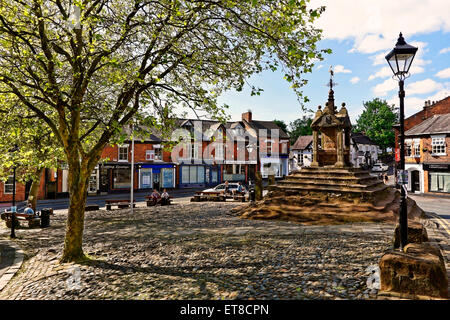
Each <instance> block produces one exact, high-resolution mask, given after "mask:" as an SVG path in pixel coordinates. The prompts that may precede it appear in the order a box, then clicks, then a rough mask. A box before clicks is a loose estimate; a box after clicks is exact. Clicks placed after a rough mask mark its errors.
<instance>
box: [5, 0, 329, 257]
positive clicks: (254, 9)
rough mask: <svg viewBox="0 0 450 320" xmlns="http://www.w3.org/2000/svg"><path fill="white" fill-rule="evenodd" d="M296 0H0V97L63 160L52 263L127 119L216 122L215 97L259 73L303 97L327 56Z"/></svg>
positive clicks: (78, 223)
mask: <svg viewBox="0 0 450 320" xmlns="http://www.w3.org/2000/svg"><path fill="white" fill-rule="evenodd" d="M307 3H308V1H305V0H301V1H292V0H259V1H254V0H218V1H210V0H204V1H203V0H198V1H188V0H157V1H143V0H108V1H106V0H98V1H94V0H85V1H75V2H72V1H59V0H55V1H43V0H0V99H9V97H10V96H13V97H15V99H16V100H17V101H18V102H20V103H18V104H17V105H16V108H17V112H18V113H19V114H29V115H30V116H32V117H38V118H39V119H40V122H39V127H40V125H41V124H42V123H45V124H46V126H47V127H48V128H49V129H50V130H51V132H52V134H53V135H54V137H53V138H54V140H55V141H56V142H57V143H58V145H59V146H60V147H61V149H62V150H63V151H64V154H65V159H66V160H67V162H68V165H69V179H68V181H69V192H70V195H71V198H70V199H71V205H70V207H69V214H68V223H69V224H70V225H68V227H67V229H66V231H67V234H66V241H65V251H64V253H63V258H62V260H63V261H67V260H71V259H75V258H76V257H77V256H82V248H81V243H82V241H81V237H82V226H83V217H84V211H83V210H84V205H82V204H81V202H82V201H85V196H84V194H85V193H86V188H87V184H86V181H88V177H89V175H90V174H91V172H92V170H93V169H94V167H95V165H97V163H98V161H99V160H100V155H101V151H102V150H103V148H104V146H105V145H106V144H107V143H109V142H111V141H114V140H118V141H120V140H121V133H122V132H123V128H124V127H125V125H126V124H127V123H129V122H130V120H132V119H134V120H135V121H136V122H137V123H140V121H144V119H148V118H150V119H153V120H155V121H153V122H155V123H158V124H159V127H158V128H160V129H161V131H165V132H168V131H170V130H171V127H170V125H166V123H167V122H170V119H171V118H173V115H174V114H175V113H177V112H178V110H189V109H190V110H192V111H193V112H195V113H196V114H197V113H199V112H203V113H204V114H206V115H208V116H209V117H211V118H215V119H221V120H224V119H225V118H226V108H224V106H220V105H219V104H218V103H217V98H218V97H219V96H220V95H221V94H222V93H223V92H224V91H227V90H229V89H237V90H241V89H242V88H243V86H244V85H245V84H246V83H247V79H249V78H250V76H251V75H253V74H255V73H260V72H262V71H264V70H277V69H281V70H283V72H284V73H285V74H284V77H285V79H286V80H287V81H289V82H290V83H291V87H292V88H293V90H294V91H295V92H296V93H297V96H298V98H299V101H300V103H303V102H305V101H308V100H307V98H306V97H304V96H303V93H302V91H301V88H302V86H304V85H305V84H306V83H307V80H306V79H305V77H304V73H308V72H311V71H312V67H313V66H314V62H315V61H320V60H323V57H322V55H323V54H327V53H329V49H323V50H320V49H318V48H317V42H318V41H319V40H320V39H321V30H318V29H316V28H314V25H313V23H314V21H315V20H316V19H317V18H318V17H319V16H320V14H321V13H322V12H323V11H324V9H325V7H320V8H316V9H315V8H310V7H308V6H307ZM78 13H79V16H77V15H78ZM248 85H250V86H251V88H252V94H259V93H260V92H261V90H262V89H261V88H258V87H255V86H252V85H251V84H248ZM6 106H11V104H7V105H6ZM0 111H2V112H9V111H8V110H7V109H5V108H4V107H3V105H1V104H0ZM27 126H31V124H27ZM0 131H5V128H3V124H1V123H0ZM18 134H19V133H17V134H16V135H15V136H14V135H12V137H16V138H17V136H18ZM80 228H81V230H80ZM66 250H68V251H66ZM69 251H70V252H69Z"/></svg>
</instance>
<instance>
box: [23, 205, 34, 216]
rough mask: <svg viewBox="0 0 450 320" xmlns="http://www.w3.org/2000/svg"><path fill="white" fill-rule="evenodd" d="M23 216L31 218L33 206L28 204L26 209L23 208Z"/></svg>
mask: <svg viewBox="0 0 450 320" xmlns="http://www.w3.org/2000/svg"><path fill="white" fill-rule="evenodd" d="M23 213H24V214H29V215H31V216H34V210H33V206H32V205H31V203H28V205H27V207H26V208H25V210H24V211H23Z"/></svg>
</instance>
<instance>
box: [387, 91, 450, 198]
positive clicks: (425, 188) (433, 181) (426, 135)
mask: <svg viewBox="0 0 450 320" xmlns="http://www.w3.org/2000/svg"><path fill="white" fill-rule="evenodd" d="M398 129H399V127H398V126H396V127H395V142H396V152H397V153H398V149H399V148H398V141H399V140H398V132H399V130H398ZM449 145H450V96H449V97H447V98H445V99H443V100H440V101H437V102H435V101H433V102H430V101H426V102H425V105H424V107H423V109H422V110H421V111H419V112H417V113H416V114H414V115H412V116H410V117H408V118H407V119H405V170H407V171H408V191H410V192H415V193H439V194H442V193H450V170H449V169H450V155H449Z"/></svg>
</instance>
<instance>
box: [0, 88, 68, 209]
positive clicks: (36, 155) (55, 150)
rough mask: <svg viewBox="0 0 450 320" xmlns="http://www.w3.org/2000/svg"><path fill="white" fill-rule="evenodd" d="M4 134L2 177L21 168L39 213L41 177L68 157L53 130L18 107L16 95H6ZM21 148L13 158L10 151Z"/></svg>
mask: <svg viewBox="0 0 450 320" xmlns="http://www.w3.org/2000/svg"><path fill="white" fill-rule="evenodd" d="M1 98H3V99H0V103H1V104H2V106H3V108H2V110H1V111H3V112H1V113H0V114H1V115H2V124H1V128H2V130H1V131H0V163H1V164H2V166H3V170H1V171H0V178H1V179H2V180H5V179H7V177H8V175H10V172H9V171H10V168H11V167H13V166H14V165H15V166H16V167H17V171H16V179H17V181H19V182H21V183H24V184H25V183H26V182H27V181H30V180H32V183H31V187H30V191H29V194H28V201H29V202H30V203H31V205H32V207H33V209H34V210H36V202H37V196H38V192H39V185H40V181H41V176H42V173H43V171H44V169H45V168H54V169H56V168H57V167H58V165H59V163H60V162H59V160H61V159H62V158H63V157H64V154H63V152H62V149H61V147H59V146H58V145H57V143H56V141H55V139H54V134H53V132H52V131H51V129H50V128H49V127H48V126H46V125H45V124H43V123H42V121H41V120H40V119H39V118H38V117H36V116H35V115H33V114H32V113H31V112H29V111H27V110H24V109H23V108H18V107H17V104H20V102H18V101H17V99H15V97H14V96H13V95H11V94H10V95H3V96H2V97H1ZM13 145H17V147H18V151H17V152H16V154H15V155H14V156H13V155H12V154H11V152H9V150H10V149H11V146H13Z"/></svg>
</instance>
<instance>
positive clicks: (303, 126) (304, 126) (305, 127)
mask: <svg viewBox="0 0 450 320" xmlns="http://www.w3.org/2000/svg"><path fill="white" fill-rule="evenodd" d="M311 123H312V118H310V117H307V116H303V117H302V118H299V119H297V120H295V121H293V122H291V123H290V124H289V128H290V129H291V130H290V134H289V135H290V137H291V144H294V143H295V141H297V139H298V137H300V136H309V135H312V129H311Z"/></svg>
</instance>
